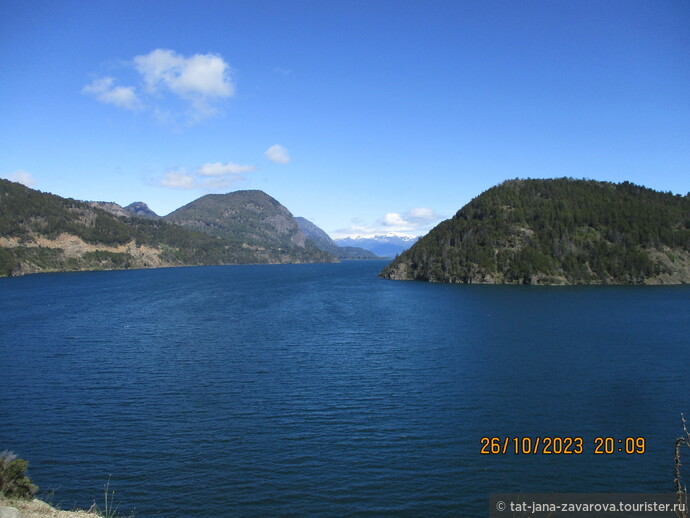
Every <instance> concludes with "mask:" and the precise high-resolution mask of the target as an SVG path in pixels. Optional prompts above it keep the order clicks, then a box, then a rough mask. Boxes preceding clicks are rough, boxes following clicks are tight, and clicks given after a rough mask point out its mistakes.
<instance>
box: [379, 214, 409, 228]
mask: <svg viewBox="0 0 690 518" xmlns="http://www.w3.org/2000/svg"><path fill="white" fill-rule="evenodd" d="M383 224H384V225H387V226H391V227H398V226H400V225H404V224H405V220H404V219H403V217H402V216H401V215H400V214H398V213H397V212H389V213H388V214H386V215H385V216H384V217H383Z"/></svg>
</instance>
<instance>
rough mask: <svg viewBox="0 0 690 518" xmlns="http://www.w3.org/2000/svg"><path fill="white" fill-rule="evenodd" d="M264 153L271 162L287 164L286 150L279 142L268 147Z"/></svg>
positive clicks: (288, 155)
mask: <svg viewBox="0 0 690 518" xmlns="http://www.w3.org/2000/svg"><path fill="white" fill-rule="evenodd" d="M264 155H266V158H268V159H269V160H270V161H271V162H275V163H276V164H287V163H288V162H289V161H290V154H289V153H288V150H287V149H285V148H284V147H283V146H281V145H279V144H276V145H274V146H271V147H269V148H268V149H267V150H266V152H265V153H264Z"/></svg>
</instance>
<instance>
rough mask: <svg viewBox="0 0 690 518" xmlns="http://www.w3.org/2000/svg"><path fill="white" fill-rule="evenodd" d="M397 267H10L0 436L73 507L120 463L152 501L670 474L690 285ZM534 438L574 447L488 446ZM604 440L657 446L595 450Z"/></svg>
mask: <svg viewBox="0 0 690 518" xmlns="http://www.w3.org/2000/svg"><path fill="white" fill-rule="evenodd" d="M384 265H385V263H384V262H380V261H361V262H344V263H341V264H308V265H269V266H216V267H195V268H169V269H157V270H138V271H115V272H80V273H61V274H44V275H32V276H26V277H20V278H9V279H7V278H6V279H0V295H1V297H0V299H1V302H0V372H1V373H2V374H1V376H0V378H1V380H2V381H0V450H3V449H9V450H12V451H14V452H16V453H17V454H19V455H20V457H22V458H25V459H27V460H29V462H30V467H29V474H30V475H31V477H32V479H33V480H34V482H36V483H37V484H38V485H39V486H40V487H41V493H43V491H45V490H48V491H50V490H53V491H54V493H53V495H52V501H53V503H54V504H60V505H61V506H62V508H71V507H72V506H74V505H77V506H80V507H86V508H88V507H89V506H90V505H91V504H92V503H93V501H94V500H95V501H96V503H97V504H99V505H101V506H102V504H103V486H104V484H105V483H106V482H108V480H110V489H111V490H114V491H115V500H116V501H117V502H120V511H121V512H122V513H124V514H127V513H130V512H131V511H133V510H136V515H137V516H140V517H148V516H165V517H208V516H384V515H385V516H486V514H487V506H488V495H489V494H490V493H497V492H520V491H523V492H672V491H673V490H674V482H673V443H674V440H675V439H676V437H678V436H679V435H680V434H681V432H682V427H681V419H680V415H681V413H682V412H685V413H686V415H688V417H690V376H689V375H688V365H690V287H688V286H668V287H656V286H650V287H629V286H624V287H622V286H598V287H592V286H575V287H532V286H479V285H441V284H427V283H418V282H395V281H386V280H381V279H378V278H377V277H376V275H377V273H378V271H379V270H380V269H381V268H383V266H384ZM537 436H539V437H582V440H583V452H582V453H581V454H570V455H564V454H561V455H555V454H554V455H544V454H541V453H538V454H527V455H525V454H517V455H516V454H514V453H507V454H505V455H504V454H498V455H482V454H480V449H481V442H480V441H481V439H482V437H499V438H502V439H503V438H506V437H508V438H515V437H517V438H523V437H530V438H535V437H537ZM595 437H613V438H614V439H615V440H618V439H622V440H624V439H625V438H627V437H633V438H638V437H642V438H644V439H645V453H644V454H638V453H632V454H626V453H625V452H618V451H616V452H614V453H612V454H602V455H597V454H594V449H595V444H594V439H595ZM623 444H624V443H623ZM685 455H686V456H685V464H686V465H689V466H690V450H686V452H685ZM43 494H44V493H43ZM39 496H40V495H39ZM44 496H45V494H44Z"/></svg>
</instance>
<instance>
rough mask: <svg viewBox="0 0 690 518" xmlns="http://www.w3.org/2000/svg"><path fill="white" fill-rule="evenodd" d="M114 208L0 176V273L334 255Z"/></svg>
mask: <svg viewBox="0 0 690 518" xmlns="http://www.w3.org/2000/svg"><path fill="white" fill-rule="evenodd" d="M264 195H265V193H264ZM265 196H268V195H265ZM274 201H275V200H274ZM275 203H278V202H277V201H276V202H275ZM104 207H105V208H104ZM281 207H282V205H281ZM283 209H284V208H283ZM120 210H124V209H123V208H122V207H120V206H119V205H117V204H115V203H110V202H83V201H79V200H74V199H72V198H62V197H60V196H56V195H54V194H50V193H43V192H41V191H38V190H34V189H30V188H28V187H26V186H24V185H22V184H19V183H16V182H11V181H9V180H0V275H23V274H27V273H38V272H48V271H78V270H111V269H129V268H153V267H164V266H191V265H212V264H271V263H295V262H334V261H336V259H335V258H334V257H333V256H331V255H330V254H327V253H325V252H322V251H320V250H318V249H316V247H315V246H314V245H313V244H306V243H305V246H304V247H303V248H301V249H297V248H296V247H293V248H284V249H281V248H280V247H274V246H272V245H271V244H267V245H266V246H261V243H258V244H257V243H254V244H249V243H247V242H245V241H242V239H231V238H223V237H218V236H213V235H209V234H208V233H203V232H199V231H196V230H193V229H189V228H185V227H183V226H179V225H175V224H173V223H171V222H168V221H164V220H163V219H162V218H158V219H154V218H145V217H144V218H142V217H138V216H135V215H133V214H128V215H127V214H123V215H114V214H113V211H114V212H115V213H120ZM284 210H285V211H287V209H284ZM305 239H306V238H305Z"/></svg>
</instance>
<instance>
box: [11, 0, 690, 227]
mask: <svg viewBox="0 0 690 518" xmlns="http://www.w3.org/2000/svg"><path fill="white" fill-rule="evenodd" d="M0 65H1V68H0V70H2V73H1V74H0V177H3V178H9V179H12V180H15V181H20V182H22V183H24V184H25V185H28V186H30V187H33V188H36V189H39V190H41V191H44V192H51V193H54V194H57V195H60V196H65V197H71V198H76V199H81V200H98V201H113V202H116V203H119V204H121V205H123V206H124V205H128V204H129V203H132V202H134V201H143V202H145V203H147V204H148V205H149V207H150V208H151V209H152V210H154V211H155V212H156V213H158V214H160V215H165V214H168V213H170V212H172V211H173V210H175V209H177V208H178V207H181V206H183V205H185V204H187V203H189V202H191V201H193V200H194V199H196V198H198V197H200V196H203V195H205V194H209V193H225V192H230V191H235V190H244V189H260V190H263V191H264V192H266V193H267V194H269V195H271V196H273V197H274V198H276V199H277V200H278V201H280V202H281V203H282V204H283V205H285V206H286V207H287V208H288V209H289V210H290V211H291V212H292V213H293V214H294V215H295V216H303V217H305V218H307V219H309V220H310V221H312V222H313V223H315V224H316V225H318V226H320V227H321V228H323V229H324V230H325V231H326V232H328V233H329V234H330V235H331V236H332V237H342V236H346V235H370V234H375V233H386V232H399V233H406V234H409V235H422V234H424V233H426V232H427V231H428V230H429V229H430V228H432V227H433V226H434V225H436V224H437V223H438V222H440V221H441V220H443V219H446V218H449V217H451V216H453V215H454V214H455V213H456V212H457V211H458V210H459V209H460V208H461V207H462V206H463V205H465V204H466V203H467V202H469V201H470V200H471V199H472V198H474V197H476V196H478V195H479V194H481V193H482V192H483V191H485V190H486V189H488V188H490V187H492V186H494V185H496V184H498V183H501V182H502V181H504V180H507V179H512V178H528V177H529V178H555V177H563V176H569V177H574V178H591V179H595V180H602V181H611V182H621V181H626V180H627V181H631V182H634V183H637V184H641V185H644V186H647V187H650V188H653V189H656V190H660V191H671V192H673V193H676V194H683V195H684V194H686V193H687V192H688V191H690V2H688V1H687V0H678V1H672V0H654V1H638V0H619V1H607V0H596V1H590V0H577V1H572V2H571V1H558V0H555V1H554V0H544V1H531V0H524V1H512V2H500V1H491V0H484V1H476V2H474V1H457V0H454V1H448V2H446V1H440V0H439V1H435V0H426V1H412V0H398V1H395V2H389V1H385V0H376V1H371V0H362V1H359V0H357V1H354V0H339V1H327V0H318V1H306V0H305V1H301V0H279V1H269V0H246V1H245V0H222V1H207V0H196V1H193V2H192V1H175V0H167V1H165V2H160V1H148V0H136V1H130V0H118V1H108V0H102V1H98V2H93V1H85V0H84V1H79V0H70V1H61V0H47V1H31V0H28V1H22V2H12V1H7V2H0Z"/></svg>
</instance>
